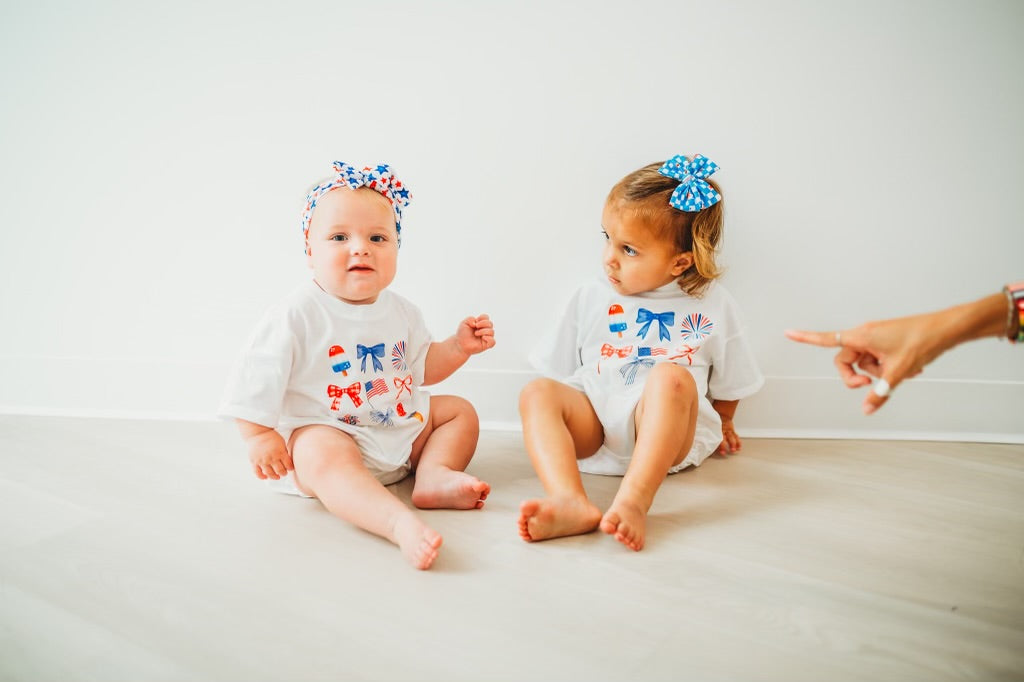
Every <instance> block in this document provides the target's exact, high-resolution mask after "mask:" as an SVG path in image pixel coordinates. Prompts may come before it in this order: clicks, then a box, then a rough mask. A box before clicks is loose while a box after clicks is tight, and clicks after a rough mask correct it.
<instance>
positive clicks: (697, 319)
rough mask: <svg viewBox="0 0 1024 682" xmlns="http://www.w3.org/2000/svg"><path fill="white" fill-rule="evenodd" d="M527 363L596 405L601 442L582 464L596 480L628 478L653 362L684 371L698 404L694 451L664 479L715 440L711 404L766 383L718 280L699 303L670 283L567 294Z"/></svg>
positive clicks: (601, 285) (718, 424)
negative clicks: (561, 312)
mask: <svg viewBox="0 0 1024 682" xmlns="http://www.w3.org/2000/svg"><path fill="white" fill-rule="evenodd" d="M530 361H531V362H532V364H533V365H534V366H535V367H536V368H537V369H538V370H539V371H540V372H542V373H543V374H545V375H546V376H548V377H551V378H554V379H558V380H560V381H562V382H564V383H566V384H568V385H569V386H572V387H573V388H575V389H577V390H580V391H582V392H583V393H585V394H586V396H587V398H588V399H589V400H590V402H591V404H592V405H593V407H594V411H595V412H596V413H597V416H598V419H600V421H601V425H602V427H603V428H604V444H603V445H602V447H601V448H600V449H599V450H598V451H597V452H596V453H595V454H594V455H592V456H590V457H587V458H585V459H581V460H579V462H578V464H579V469H580V471H583V472H585V473H593V474H606V475H614V476H621V475H623V474H624V473H625V472H626V468H627V467H628V466H629V461H630V458H631V457H632V454H633V446H634V444H635V442H636V424H635V422H634V414H635V411H636V405H637V403H638V402H639V400H640V396H641V393H642V392H643V387H644V382H645V380H646V377H647V375H648V373H649V372H650V369H651V367H653V366H654V365H655V364H657V363H660V362H674V363H676V364H677V365H681V366H683V367H686V368H687V369H688V370H690V373H691V374H692V375H693V378H694V380H695V381H696V383H697V395H698V396H699V400H700V403H699V405H698V410H697V428H696V433H695V435H694V440H693V447H692V448H691V449H690V452H689V454H688V455H687V456H686V457H685V458H684V460H683V461H682V462H681V463H680V464H679V465H677V466H675V467H673V468H672V470H671V471H670V473H674V472H676V471H680V470H682V469H684V468H686V467H687V466H690V465H695V466H696V465H699V464H700V463H701V462H703V461H704V460H705V459H706V458H707V457H708V456H709V455H711V454H712V453H713V452H714V451H715V450H716V449H717V448H718V446H719V444H721V442H722V420H721V417H720V416H719V415H718V413H717V412H716V411H715V410H714V408H713V407H712V406H711V401H712V400H739V399H741V398H745V397H747V396H749V395H752V394H754V393H756V392H757V391H758V390H759V389H760V388H761V386H762V385H763V384H764V377H763V376H762V375H761V372H760V370H759V369H758V367H757V363H756V362H755V360H754V355H753V353H752V351H751V349H750V346H749V345H748V344H747V342H746V339H745V338H744V336H743V326H742V324H741V322H740V319H739V314H738V310H737V306H736V302H735V301H734V300H733V298H732V296H731V295H729V293H728V292H727V291H726V290H725V288H724V287H722V286H721V285H720V284H717V283H715V282H712V283H711V284H710V285H709V286H708V288H707V290H706V291H705V293H704V295H703V296H702V297H700V298H695V297H692V296H689V295H687V294H685V293H683V291H682V290H681V289H680V288H679V285H678V284H677V283H676V282H671V283H670V284H667V285H665V286H663V287H660V288H658V289H655V290H653V291H648V292H645V293H642V294H637V295H634V296H622V295H620V294H618V293H616V292H615V290H614V289H612V288H611V286H610V285H609V284H608V282H607V281H606V280H605V279H604V278H603V277H602V278H600V279H599V280H597V281H595V282H592V283H590V284H587V285H584V286H583V287H582V288H580V289H579V290H578V291H577V292H576V293H575V294H574V295H573V297H572V299H571V300H570V302H569V305H568V308H567V310H566V313H565V316H564V317H563V318H562V320H561V321H560V323H559V324H557V325H555V326H554V328H553V329H551V331H550V332H549V333H548V334H547V335H546V337H545V338H544V339H543V340H542V341H541V343H540V345H539V346H538V347H537V349H536V350H535V351H534V352H533V353H532V354H531V355H530Z"/></svg>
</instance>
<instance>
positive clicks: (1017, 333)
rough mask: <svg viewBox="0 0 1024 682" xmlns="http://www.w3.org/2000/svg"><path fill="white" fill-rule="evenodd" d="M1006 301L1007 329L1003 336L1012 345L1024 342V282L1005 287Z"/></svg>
mask: <svg viewBox="0 0 1024 682" xmlns="http://www.w3.org/2000/svg"><path fill="white" fill-rule="evenodd" d="M1003 295H1004V297H1005V299H1006V327H1005V328H1004V331H1003V334H1004V335H1005V336H1006V338H1007V339H1008V340H1009V341H1010V343H1017V342H1018V341H1024V282H1014V283H1012V284H1007V285H1006V286H1004V287H1003Z"/></svg>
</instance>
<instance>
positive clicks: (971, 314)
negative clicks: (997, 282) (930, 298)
mask: <svg viewBox="0 0 1024 682" xmlns="http://www.w3.org/2000/svg"><path fill="white" fill-rule="evenodd" d="M1008 312H1009V310H1008V307H1007V302H1006V295H1005V294H1003V293H1001V292H1000V293H998V294H992V295H990V296H986V297H984V298H980V299H978V300H977V301H973V302H971V303H964V304H962V305H958V306H953V307H952V308H947V309H946V310H942V311H940V312H937V313H932V314H933V315H934V316H935V320H936V330H937V332H938V334H937V335H938V341H939V342H940V343H941V344H942V349H941V350H943V351H945V350H947V349H949V348H952V347H953V346H956V345H959V344H961V343H964V342H965V341H972V340H974V339H981V338H985V337H990V336H1003V335H1004V334H1005V333H1006V319H1007V314H1008Z"/></svg>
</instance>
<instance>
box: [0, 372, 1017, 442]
mask: <svg viewBox="0 0 1024 682" xmlns="http://www.w3.org/2000/svg"><path fill="white" fill-rule="evenodd" d="M227 369H228V368H227V367H226V366H221V365H216V364H209V365H202V364H198V363H184V362H178V363H176V362H157V361H153V360H150V359H143V358H140V359H130V360H119V359H106V360H103V359H100V360H97V359H94V358H89V359H79V358H38V357H30V358H26V357H5V358H0V413H5V414H35V415H54V416H75V417H90V418H124V419H160V420H167V419H170V420H186V421H194V420H208V419H213V418H214V413H215V412H216V408H217V403H218V401H219V399H220V392H221V389H222V387H223V385H224V380H225V377H226V375H227ZM536 376H537V375H536V374H535V373H533V372H529V371H520V370H475V369H463V370H460V371H459V372H457V373H456V374H455V375H454V376H453V377H451V378H450V379H448V380H447V381H445V382H443V383H441V384H439V385H437V386H434V387H431V389H430V390H431V392H432V393H435V394H437V393H453V394H456V395H461V396H463V397H465V398H467V399H468V400H470V402H472V403H473V405H474V406H475V407H476V409H477V412H478V414H479V415H480V421H481V427H482V428H484V429H490V430H507V431H516V430H519V410H518V398H519V392H520V390H521V389H522V387H523V386H525V385H526V383H527V382H528V381H530V380H531V379H533V378H534V377H536ZM862 398H863V391H851V390H849V389H846V388H845V387H844V386H843V385H842V384H841V383H840V381H839V380H838V379H837V378H834V377H827V378H825V377H821V378H815V377H768V379H767V382H766V384H765V387H764V388H763V389H762V390H761V392H760V393H758V394H757V395H755V396H752V397H751V398H748V399H746V400H744V401H742V402H741V404H740V407H739V411H738V412H737V415H736V424H737V428H738V429H739V431H740V434H741V435H745V436H747V437H749V438H822V439H831V438H843V439H879V440H944V441H966V442H990V443H1024V408H1022V406H1024V382H994V381H957V380H943V379H933V378H929V379H925V378H919V379H915V380H913V381H910V382H907V383H904V384H903V385H901V386H900V387H899V388H898V389H897V390H896V391H894V393H893V397H892V398H891V399H890V401H889V403H888V404H887V405H886V406H885V407H884V408H883V409H881V410H879V411H878V412H877V413H875V414H874V415H871V416H870V417H868V416H864V415H863V414H861V411H860V403H861V400H862Z"/></svg>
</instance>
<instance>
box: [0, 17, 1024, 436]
mask: <svg viewBox="0 0 1024 682" xmlns="http://www.w3.org/2000/svg"><path fill="white" fill-rule="evenodd" d="M300 7H301V8H302V9H301V10H300V9H299V8H300ZM1022 74H1024V4H1021V3H1019V2H1015V1H1007V2H994V1H977V2H969V1H967V0H964V1H963V2H951V1H945V2H938V1H932V0H925V1H921V2H909V1H908V2H904V1H898V0H897V1H896V2H891V1H885V2H880V1H866V2H865V1H860V0H858V1H850V2H820V0H819V1H813V0H807V1H798V0H793V1H789V2H759V1H757V0H736V1H733V2H706V1H705V2H690V1H683V0H663V1H654V2H630V3H624V2H518V3H487V2H468V1H466V2H457V1H455V0H449V1H447V2H412V1H398V2H389V3H362V2H361V3H351V2H344V1H339V0H332V1H330V2H319V3H304V4H301V5H298V4H293V3H272V4H271V3H259V2H256V3H253V2H248V3H242V2H235V3H225V2H213V3H206V2H179V3H158V4H155V3H154V4H151V3H145V2H138V3H129V2H113V1H111V0H106V1H97V2H87V3H79V2H72V1H70V0H63V1H60V0H51V1H49V2H47V1H45V0H44V1H43V2H34V3H18V4H17V5H16V4H14V3H4V4H3V5H2V6H0V88H2V93H3V95H2V100H0V101H2V104H0V149H2V153H3V162H2V164H0V278H2V280H0V281H2V286H0V321H2V322H0V323H2V325H3V327H2V332H3V333H2V334H0V411H8V412H43V413H53V412H56V413H75V414H127V415H139V416H160V415H165V416H207V415H210V414H212V412H213V410H214V409H215V406H216V403H217V399H218V393H219V390H220V386H221V383H222V381H223V378H224V375H225V373H226V371H227V368H228V365H229V363H230V362H231V360H232V358H233V357H234V354H235V352H236V350H237V349H238V347H239V345H240V344H241V342H242V340H243V339H244V337H245V335H246V334H247V332H248V330H249V328H250V326H251V325H252V324H253V323H254V321H255V319H256V317H257V316H258V314H259V312H260V311H261V310H262V309H263V308H264V307H265V306H266V305H267V304H268V303H269V302H270V301H272V300H274V299H275V298H276V297H278V296H280V295H281V294H282V293H283V292H286V291H288V290H289V289H290V288H291V287H293V286H294V285H295V284H296V283H297V282H298V281H300V280H302V279H303V278H304V277H306V276H307V273H308V271H307V270H306V268H305V265H304V262H303V258H302V253H301V237H300V231H299V220H298V216H299V211H300V208H301V205H300V204H301V202H302V198H303V196H304V192H305V188H306V187H307V185H308V184H309V183H311V182H312V181H313V180H315V179H317V178H318V177H320V176H321V175H324V174H325V173H326V172H327V171H328V170H329V167H330V162H331V161H333V160H334V159H336V158H338V159H343V160H347V161H349V162H351V163H359V164H362V163H372V162H377V161H386V162H389V163H391V164H392V165H393V166H394V167H395V168H396V169H397V171H398V173H399V176H400V177H401V178H403V179H404V180H405V182H406V183H407V185H408V186H409V187H410V188H411V189H412V191H413V195H414V201H413V203H412V205H411V206H410V208H409V210H408V211H407V213H406V220H405V230H404V232H405V240H404V245H403V248H402V253H401V257H400V265H399V275H398V277H397V279H396V282H395V284H394V285H393V286H394V289H395V290H397V291H399V292H400V293H404V294H405V295H407V296H409V297H411V298H413V299H414V300H416V301H417V302H418V303H419V304H420V305H421V306H422V308H423V310H424V313H425V315H426V318H427V321H428V323H429V324H430V325H431V327H432V328H433V330H434V332H435V334H437V335H447V334H448V333H450V331H451V330H452V329H453V328H454V325H455V323H456V322H457V320H458V319H460V318H461V317H462V316H464V315H466V314H468V313H470V312H488V313H490V314H491V316H492V317H493V318H494V320H495V322H496V325H497V333H498V346H497V347H496V348H495V349H494V350H493V351H491V352H489V353H487V354H485V355H482V356H479V357H477V358H474V359H473V360H472V362H471V363H470V365H468V366H467V368H465V369H464V370H462V372H461V373H460V374H459V375H457V377H456V378H454V379H453V380H452V381H451V382H450V383H449V385H448V388H449V389H452V390H456V391H459V392H462V393H464V394H466V395H468V396H470V397H471V398H472V399H473V400H474V401H476V402H477V404H478V406H479V409H480V412H481V415H482V417H483V419H484V420H485V421H486V422H487V423H488V424H490V425H497V424H499V423H506V424H514V423H515V422H516V420H517V414H516V408H515V400H516V393H517V391H518V388H519V387H520V386H521V385H522V384H523V382H525V381H526V380H527V379H529V378H530V377H531V376H532V375H531V373H530V371H529V367H528V365H527V363H526V360H525V356H526V352H527V350H528V348H529V347H530V345H531V344H532V342H533V340H534V339H535V337H536V334H537V333H538V332H539V331H540V330H541V329H543V328H544V326H545V325H546V324H549V323H550V321H551V320H553V319H554V318H555V317H556V316H557V315H559V314H560V310H561V307H562V305H563V304H564V302H565V300H566V298H567V297H568V295H569V294H570V292H571V291H572V290H573V288H574V287H576V286H577V285H578V284H579V283H580V282H581V281H582V280H584V279H585V278H587V277H590V276H591V275H593V274H595V273H596V272H597V270H598V267H599V261H598V256H599V249H600V244H601V239H600V236H599V233H598V230H599V218H600V210H601V203H602V201H603V198H604V196H605V193H606V192H607V190H608V189H609V187H610V186H611V185H612V184H613V183H614V182H615V181H616V180H617V179H618V178H619V177H621V176H622V175H624V174H625V173H627V172H629V171H631V170H633V169H634V168H636V167H638V166H640V165H642V164H645V163H648V162H651V161H655V160H661V159H664V158H666V157H668V156H670V155H672V154H674V153H694V152H700V153H704V154H706V155H708V156H709V157H711V158H712V159H714V160H715V161H717V162H718V163H719V164H720V165H721V167H722V170H721V171H720V173H719V175H718V176H716V177H717V178H719V179H720V181H721V183H722V185H723V186H724V189H725V192H726V206H727V220H728V223H727V229H726V245H725V248H724V251H723V254H722V258H723V261H724V263H725V264H726V265H727V267H728V273H727V275H726V277H725V283H726V285H727V286H728V287H729V288H730V290H731V291H732V292H733V293H734V295H735V296H736V297H737V299H738V300H739V301H740V303H741V305H742V307H743V308H744V311H745V314H746V318H747V320H748V323H749V327H750V334H751V338H752V341H753V344H754V347H755V349H756V351H757V354H758V357H759V360H760V362H761V364H762V367H763V370H764V372H765V374H766V375H767V377H768V386H767V388H766V389H765V391H763V392H762V394H760V395H759V396H757V397H755V398H753V399H751V400H749V401H747V402H746V403H745V404H744V405H742V406H741V408H740V414H739V421H740V423H741V425H742V426H743V427H744V428H745V429H746V430H747V432H748V433H753V434H762V435H770V434H795V435H815V434H818V435H820V434H847V435H850V434H852V435H879V434H882V435H890V436H894V437H900V436H914V435H916V436H924V437H939V438H942V437H977V438H981V439H996V440H999V439H1007V440H1024V426H1022V422H1024V420H1021V419H1019V417H1017V416H1016V414H1019V405H1020V404H1021V403H1022V400H1024V349H1018V348H1012V347H1010V346H1009V345H1008V344H1005V343H1003V344H1001V343H998V342H996V341H989V342H977V343H974V344H970V345H967V346H964V347H962V348H960V349H957V350H955V351H953V352H951V353H949V354H947V355H946V356H945V357H943V358H942V359H940V361H939V362H937V363H936V364H934V365H933V366H932V367H931V368H930V369H929V370H928V371H927V373H926V374H925V375H924V376H923V377H922V378H921V379H919V380H917V381H916V383H915V385H913V386H906V387H903V388H901V389H900V391H899V392H898V393H897V398H896V399H895V400H893V401H892V402H891V403H890V405H889V406H888V407H887V408H886V409H885V410H883V413H880V414H879V415H876V416H874V417H871V418H865V417H862V416H860V414H859V402H860V396H858V395H856V394H853V393H850V392H848V391H846V389H843V388H842V387H841V386H840V385H839V383H838V380H837V379H836V378H835V377H834V371H833V368H832V365H831V361H830V358H831V355H830V353H828V352H826V351H823V350H817V349H811V348H805V347H798V346H796V345H795V344H791V343H789V342H788V341H786V340H785V339H784V338H783V336H782V330H783V329H785V328H787V327H791V326H804V327H809V328H823V329H833V328H835V327H837V326H852V325H854V324H856V323H858V322H860V321H862V320H863V319H865V318H868V317H883V316H892V315H900V314H906V313H910V312H916V311H919V310H924V309H929V308H935V307H942V306H945V305H947V304H950V303H954V302H960V301H965V300H970V299H973V298H976V297H979V296H981V295H984V294H986V293H989V292H991V291H995V290H997V289H998V288H999V287H1000V286H1001V285H1002V284H1003V283H1004V282H1005V281H1008V280H1012V279H1021V278H1024V267H1022V265H1021V255H1022V254H1024V229H1022V223H1021V215H1022V213H1024V210H1022V209H1024V192H1022V191H1021V189H1020V188H1021V187H1022V186H1024V160H1022V159H1024V134H1022V130H1024V127H1022V123H1021V121H1022V118H1021V112H1022V111H1024V78H1022Z"/></svg>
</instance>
